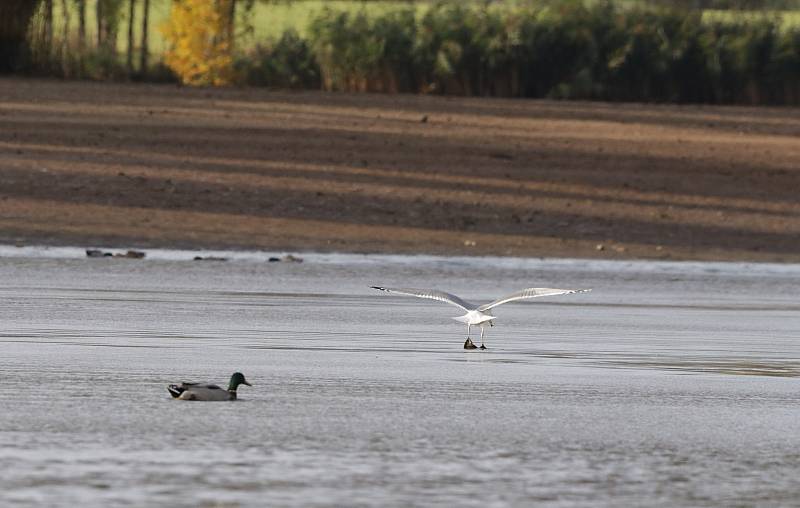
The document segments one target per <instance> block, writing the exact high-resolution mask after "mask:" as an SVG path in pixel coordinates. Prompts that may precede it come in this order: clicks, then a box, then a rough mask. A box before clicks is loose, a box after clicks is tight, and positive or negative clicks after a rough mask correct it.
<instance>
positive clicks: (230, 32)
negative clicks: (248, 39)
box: [228, 0, 236, 53]
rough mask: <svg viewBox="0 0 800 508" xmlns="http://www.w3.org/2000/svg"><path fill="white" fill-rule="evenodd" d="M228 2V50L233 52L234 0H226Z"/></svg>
mask: <svg viewBox="0 0 800 508" xmlns="http://www.w3.org/2000/svg"><path fill="white" fill-rule="evenodd" d="M228 1H229V2H230V10H229V11H228V47H229V51H230V52H231V53H233V43H234V41H235V39H236V38H235V37H234V33H235V30H236V0H228Z"/></svg>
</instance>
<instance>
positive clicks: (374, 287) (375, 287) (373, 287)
mask: <svg viewBox="0 0 800 508" xmlns="http://www.w3.org/2000/svg"><path fill="white" fill-rule="evenodd" d="M370 287H371V288H372V289H379V290H381V291H386V288H382V287H380V286H370Z"/></svg>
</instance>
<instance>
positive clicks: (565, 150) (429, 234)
mask: <svg viewBox="0 0 800 508" xmlns="http://www.w3.org/2000/svg"><path fill="white" fill-rule="evenodd" d="M798 134H800V115H798V111H797V109H793V108H742V107H700V106H666V105H628V104H605V103H576V102H553V101H533V100H519V101H518V100H496V99H483V98H444V97H431V96H390V95H368V94H362V95H351V94H329V93H319V92H303V93H287V92H274V91H265V90H255V89H224V90H217V89H215V90H206V89H186V88H178V87H175V86H167V85H158V86H155V85H133V84H130V85H128V84H100V83H81V82H57V81H38V80H19V79H2V80H0V175H2V178H0V242H2V243H7V244H25V245H29V244H45V245H86V246H89V245H103V246H112V247H117V246H128V247H139V248H147V247H167V248H169V247H180V248H234V249H236V248H241V249H265V250H291V251H319V252H331V251H335V252H354V253H370V252H372V253H381V252H384V253H429V254H442V255H465V254H466V255H498V256H521V257H538V256H550V257H552V256H556V257H582V258H610V259H614V258H644V259H673V260H674V259H698V260H752V261H791V262H798V261H800V199H798V196H797V191H798V189H800V169H798V161H800V140H799V139H798Z"/></svg>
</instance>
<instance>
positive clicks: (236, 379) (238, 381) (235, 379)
mask: <svg viewBox="0 0 800 508" xmlns="http://www.w3.org/2000/svg"><path fill="white" fill-rule="evenodd" d="M239 385H247V386H253V385H251V384H250V383H248V382H247V380H246V379H245V378H244V374H242V373H241V372H234V373H233V375H232V376H231V382H230V384H228V390H229V391H232V392H235V391H236V389H237V388H239Z"/></svg>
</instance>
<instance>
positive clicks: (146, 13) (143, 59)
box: [139, 0, 150, 76]
mask: <svg viewBox="0 0 800 508" xmlns="http://www.w3.org/2000/svg"><path fill="white" fill-rule="evenodd" d="M149 20H150V0H144V5H143V6H142V44H141V47H140V48H139V51H141V54H140V59H139V72H140V73H141V74H142V75H143V76H144V75H145V74H147V57H148V56H149V55H148V47H147V44H148V41H147V23H148V22H149Z"/></svg>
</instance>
